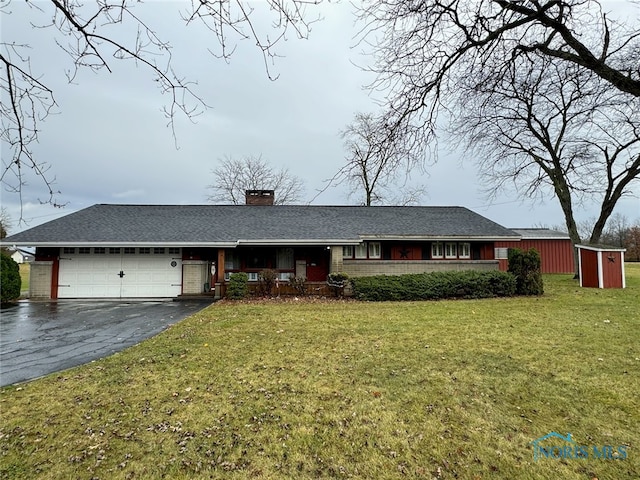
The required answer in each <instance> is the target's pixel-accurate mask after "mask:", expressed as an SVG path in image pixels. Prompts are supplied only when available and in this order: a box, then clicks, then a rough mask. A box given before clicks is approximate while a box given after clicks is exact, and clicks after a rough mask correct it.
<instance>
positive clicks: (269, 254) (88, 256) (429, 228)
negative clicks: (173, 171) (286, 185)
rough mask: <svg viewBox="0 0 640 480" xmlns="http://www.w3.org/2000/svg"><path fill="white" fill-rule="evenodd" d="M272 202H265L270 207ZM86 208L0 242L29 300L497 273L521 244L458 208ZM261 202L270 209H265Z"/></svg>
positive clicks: (256, 198) (252, 202)
mask: <svg viewBox="0 0 640 480" xmlns="http://www.w3.org/2000/svg"><path fill="white" fill-rule="evenodd" d="M269 196H271V200H269ZM272 197H273V191H260V190H259V191H253V192H248V194H247V201H248V204H246V205H113V204H101V205H94V206H91V207H88V208H85V209H84V210H80V211H78V212H75V213H72V214H70V215H67V216H64V217H61V218H59V219H56V220H52V221H50V222H47V223H44V224H42V225H39V226H36V227H34V228H31V229H29V230H25V231H23V232H20V233H17V234H15V235H12V236H10V237H7V238H5V239H4V240H3V242H2V243H3V244H4V245H23V246H30V247H35V248H36V252H35V261H34V262H32V264H31V282H30V289H31V291H30V296H31V298H33V299H38V298H40V299H58V298H60V299H62V298H167V297H178V296H180V295H196V294H203V293H206V294H215V295H218V296H219V295H224V293H225V286H226V283H227V282H228V280H229V275H230V274H231V273H233V272H246V273H247V274H248V275H249V281H250V282H257V280H258V274H259V272H260V271H261V270H263V269H266V268H269V269H273V270H275V271H276V272H277V275H278V279H279V281H280V284H281V285H285V286H286V281H287V280H288V279H289V278H291V277H292V276H296V277H304V278H306V279H307V282H308V283H309V284H310V285H311V286H312V287H313V286H314V285H315V286H316V287H317V289H318V290H322V288H323V287H324V286H325V283H326V278H327V275H328V274H329V273H330V272H345V273H347V274H349V275H350V276H363V275H375V274H390V275H397V274H404V273H418V272H427V271H437V270H452V269H457V270H466V269H476V270H496V269H498V268H499V263H498V260H496V259H495V255H494V250H495V246H496V242H517V241H519V239H520V235H519V234H517V233H516V232H513V231H512V230H509V229H507V228H505V227H502V226H501V225H498V224H497V223H495V222H493V221H491V220H489V219H487V218H485V217H483V216H481V215H479V214H477V213H474V212H472V211H471V210H469V209H467V208H464V207H417V206H416V207H413V206H410V207H360V206H313V205H311V206H304V205H286V206H285V205H271V204H270V203H272ZM265 199H266V200H265Z"/></svg>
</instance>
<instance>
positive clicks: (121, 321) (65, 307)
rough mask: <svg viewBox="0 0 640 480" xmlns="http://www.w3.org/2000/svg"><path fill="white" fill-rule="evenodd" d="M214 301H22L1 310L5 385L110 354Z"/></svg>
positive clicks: (0, 377) (0, 367)
mask: <svg viewBox="0 0 640 480" xmlns="http://www.w3.org/2000/svg"><path fill="white" fill-rule="evenodd" d="M210 303H211V302H210V301H208V302H207V301H200V300H188V301H180V302H173V301H131V302H125V301H123V302H114V301H111V302H108V301H77V300H74V301H72V300H65V301H58V302H28V301H24V302H19V303H18V304H16V305H12V306H10V307H7V308H4V307H3V308H2V310H1V311H0V386H5V385H11V384H13V383H18V382H23V381H26V380H32V379H34V378H38V377H41V376H43V375H47V374H49V373H53V372H57V371H60V370H65V369H67V368H71V367H75V366H77V365H82V364H83V363H88V362H90V361H92V360H96V359H98V358H102V357H106V356H108V355H111V354H113V353H115V352H118V351H120V350H123V349H125V348H127V347H130V346H132V345H135V344H137V343H139V342H141V341H142V340H144V339H147V338H149V337H152V336H154V335H156V334H158V333H160V332H162V331H163V330H165V329H166V328H167V327H169V326H170V325H172V324H174V323H176V322H178V321H180V320H182V319H183V318H185V317H188V316H189V315H192V314H193V313H195V312H197V311H199V310H201V309H203V308H205V307H206V306H207V305H209V304H210Z"/></svg>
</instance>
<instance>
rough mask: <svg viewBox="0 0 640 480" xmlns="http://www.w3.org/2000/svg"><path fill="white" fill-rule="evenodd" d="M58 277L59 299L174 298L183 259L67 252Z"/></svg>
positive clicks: (166, 256) (179, 287) (179, 290)
mask: <svg viewBox="0 0 640 480" xmlns="http://www.w3.org/2000/svg"><path fill="white" fill-rule="evenodd" d="M120 271H122V272H123V273H124V275H123V276H122V277H121V276H119V275H118V274H119V273H120ZM58 278H59V288H58V297H59V298H127V297H128V298H161V297H175V296H177V295H180V293H181V291H182V262H181V260H180V257H177V258H176V256H175V255H124V256H121V255H98V254H85V255H65V256H64V258H61V259H60V269H59V277H58Z"/></svg>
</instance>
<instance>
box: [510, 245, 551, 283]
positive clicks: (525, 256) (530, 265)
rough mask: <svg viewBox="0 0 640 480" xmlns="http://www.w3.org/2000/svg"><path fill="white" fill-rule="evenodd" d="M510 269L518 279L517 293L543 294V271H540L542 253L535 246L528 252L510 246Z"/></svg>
mask: <svg viewBox="0 0 640 480" xmlns="http://www.w3.org/2000/svg"><path fill="white" fill-rule="evenodd" d="M508 259H509V269H508V272H509V273H511V274H512V275H513V276H514V277H515V279H516V294H517V295H542V294H543V293H544V285H543V284H542V273H541V271H540V263H541V262H540V254H539V253H538V251H537V250H536V249H535V248H530V249H529V250H527V251H526V252H524V251H522V250H520V249H519V248H510V249H509V253H508Z"/></svg>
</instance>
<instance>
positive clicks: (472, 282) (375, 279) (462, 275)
mask: <svg viewBox="0 0 640 480" xmlns="http://www.w3.org/2000/svg"><path fill="white" fill-rule="evenodd" d="M351 285H352V288H353V295H354V297H355V298H357V299H359V300H365V301H393V300H441V299H446V298H492V297H510V296H513V295H515V292H516V279H515V277H514V276H513V275H511V274H509V273H507V272H500V271H497V270H492V271H486V272H479V271H476V270H465V271H451V272H432V273H420V274H409V275H398V276H388V275H376V276H372V277H356V278H352V279H351Z"/></svg>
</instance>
